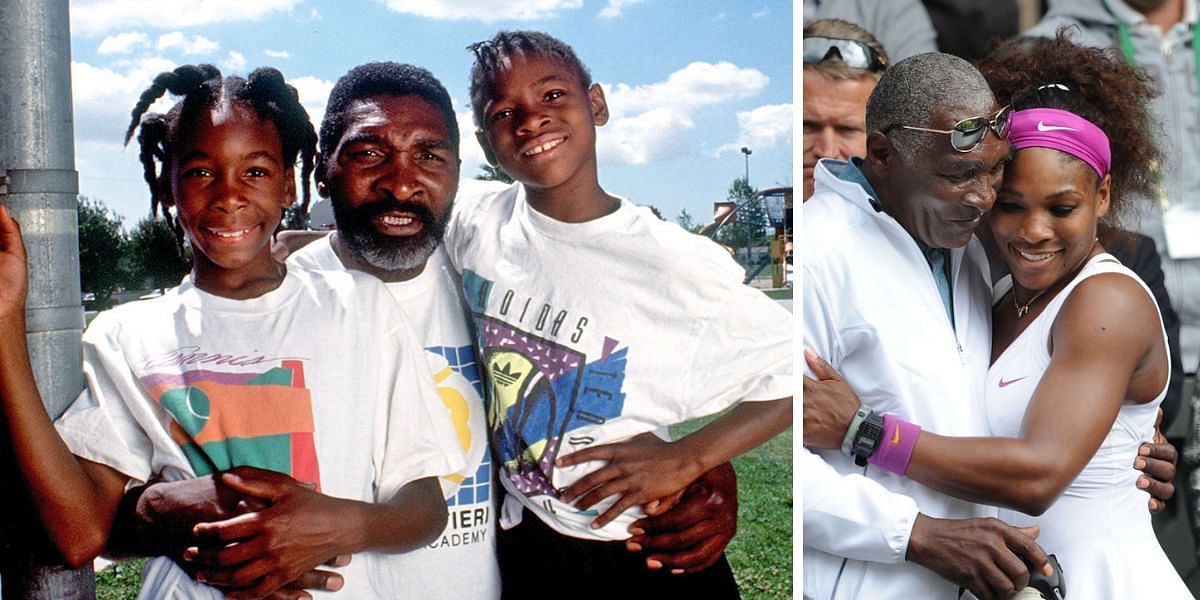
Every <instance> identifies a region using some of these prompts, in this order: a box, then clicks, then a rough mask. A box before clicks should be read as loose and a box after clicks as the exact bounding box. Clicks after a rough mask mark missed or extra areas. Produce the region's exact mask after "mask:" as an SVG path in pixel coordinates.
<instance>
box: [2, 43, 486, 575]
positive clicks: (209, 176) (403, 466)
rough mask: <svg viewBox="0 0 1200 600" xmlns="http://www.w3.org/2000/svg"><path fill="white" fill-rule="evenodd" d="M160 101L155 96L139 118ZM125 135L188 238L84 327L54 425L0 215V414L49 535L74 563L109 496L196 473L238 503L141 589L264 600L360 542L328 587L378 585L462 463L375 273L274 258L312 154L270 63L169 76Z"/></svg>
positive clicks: (100, 547)
mask: <svg viewBox="0 0 1200 600" xmlns="http://www.w3.org/2000/svg"><path fill="white" fill-rule="evenodd" d="M168 92H169V93H171V94H173V95H175V96H179V97H180V100H179V101H178V102H177V103H176V104H175V105H174V107H173V108H171V110H170V111H168V112H167V113H166V114H154V113H150V114H146V111H147V109H148V107H149V106H150V105H152V104H153V103H154V102H155V101H156V100H157V99H158V98H159V97H160V96H162V95H163V94H164V93H168ZM135 131H137V132H138V136H137V138H138V144H139V147H140V155H141V161H142V164H143V166H144V169H145V178H146V182H147V184H148V185H149V187H150V193H151V207H152V210H153V211H154V214H156V215H161V216H162V217H163V218H165V219H166V220H167V221H168V222H169V223H171V224H172V226H173V228H174V229H175V231H176V232H177V233H178V234H179V235H180V239H181V244H182V240H183V239H186V240H187V242H188V243H189V244H190V246H191V250H192V257H193V262H192V270H191V273H190V275H189V276H188V277H187V278H185V279H184V281H183V282H182V283H181V284H180V285H179V286H178V287H176V288H174V289H172V290H170V291H168V292H167V293H165V294H164V295H163V296H162V297H159V298H154V299H150V300H145V301H140V302H135V303H130V304H126V305H123V306H119V307H117V308H114V309H112V310H109V311H106V312H104V313H101V314H100V315H98V316H97V317H96V319H95V320H94V321H93V323H92V324H91V326H89V328H88V329H87V331H86V332H85V333H84V336H83V343H84V373H85V377H86V381H87V386H86V388H85V389H84V390H83V392H82V393H81V394H80V396H79V398H78V399H77V400H76V401H75V402H74V404H72V405H71V407H70V408H69V409H68V410H67V412H66V413H65V414H64V415H63V416H62V417H61V418H60V419H59V420H58V421H56V422H54V423H51V421H50V419H49V418H48V415H47V414H46V412H45V409H44V408H43V407H42V402H41V399H40V397H39V396H38V391H37V388H36V386H35V384H34V379H33V375H32V372H31V370H30V366H29V359H28V353H27V348H26V345H25V344H26V342H25V333H24V332H25V323H24V312H25V311H24V302H25V295H26V289H27V283H26V269H27V265H26V262H27V261H26V256H25V253H24V249H23V245H22V241H21V236H20V231H19V227H18V225H17V223H16V222H15V221H14V220H13V218H12V217H11V215H10V214H9V213H8V211H7V210H5V209H4V208H3V207H2V206H0V405H2V406H0V409H2V410H3V411H4V412H3V415H4V416H3V418H4V421H5V424H6V426H7V428H6V434H7V435H8V436H9V438H10V439H9V440H8V442H7V443H10V444H12V447H13V449H14V455H15V457H16V461H17V464H18V466H19V468H20V469H21V471H22V473H23V475H24V476H25V481H26V485H27V488H28V490H29V492H30V494H31V495H32V496H33V498H34V500H35V505H36V506H37V508H38V511H39V513H40V516H41V519H42V522H43V524H44V525H45V527H46V529H47V532H48V534H49V537H50V539H51V540H52V541H53V542H54V544H55V545H56V546H57V547H58V548H59V550H60V551H61V552H62V554H63V556H64V557H65V558H66V560H67V562H68V563H69V564H71V565H74V566H79V565H83V564H87V563H90V561H91V560H92V559H93V558H94V557H95V556H96V555H97V554H99V553H100V552H102V551H104V550H105V548H106V546H107V545H108V544H109V543H110V541H111V540H112V539H113V538H110V534H116V533H117V532H116V531H113V527H114V515H115V514H116V512H117V508H118V504H119V503H120V502H121V501H122V494H123V492H124V490H125V489H126V487H127V486H129V485H135V484H140V483H145V482H149V481H151V480H165V481H182V480H189V479H193V478H197V477H208V478H209V480H210V481H211V484H212V485H213V486H217V487H220V488H222V489H225V490H227V491H228V490H232V491H233V492H236V493H237V494H240V496H239V497H244V498H249V499H250V501H248V502H244V503H243V507H242V508H241V510H240V512H239V510H234V509H231V510H229V511H227V512H226V513H223V514H222V515H221V517H220V519H219V520H215V521H214V522H208V523H201V524H199V525H196V527H195V529H194V530H189V531H185V532H184V535H186V536H187V539H186V540H184V542H185V543H183V544H180V545H178V546H172V548H171V549H172V551H182V556H179V555H176V559H177V560H180V561H181V562H184V563H186V564H188V565H189V571H192V572H193V573H194V574H195V576H196V580H193V579H192V578H190V577H189V576H188V573H187V572H185V571H184V569H183V568H181V567H180V566H178V565H177V564H176V562H174V561H172V560H171V559H170V558H165V557H160V558H156V559H151V560H150V561H148V562H147V563H146V568H145V573H144V577H143V588H142V594H141V597H144V598H166V597H173V598H174V597H186V598H221V597H222V591H221V590H225V591H229V590H237V591H238V594H239V595H252V596H255V597H259V596H264V595H267V594H271V593H274V592H275V591H276V590H278V589H279V588H280V587H281V586H284V585H285V584H289V582H293V581H294V580H296V579H297V578H298V577H299V576H300V575H302V574H305V573H308V572H310V571H311V570H312V569H314V567H316V566H318V565H321V564H323V563H327V562H329V561H332V560H333V559H334V558H335V557H338V556H343V555H347V554H352V553H359V552H362V553H363V554H362V555H361V556H360V557H358V558H356V559H355V560H354V561H353V562H352V563H351V564H349V565H347V566H346V567H345V568H344V569H342V570H341V575H342V576H344V578H341V579H339V583H340V581H341V580H342V579H344V586H345V587H344V588H343V589H344V590H346V591H347V594H346V595H347V597H352V598H369V597H384V596H386V595H387V594H384V593H380V592H379V591H378V590H376V589H374V588H373V586H372V579H373V577H372V573H374V572H377V571H378V570H379V569H381V568H386V562H384V561H386V560H388V558H387V557H386V556H385V555H384V554H383V553H397V552H403V551H406V550H409V549H413V548H417V547H420V546H422V545H424V544H426V543H428V542H429V541H431V540H432V538H433V537H434V536H436V535H437V534H438V533H439V532H440V531H441V530H442V528H443V526H444V524H445V519H446V507H445V502H444V500H443V499H442V494H441V489H440V487H439V484H438V483H437V479H436V478H437V477H438V476H439V475H440V474H442V473H452V472H455V471H456V470H457V469H459V468H461V466H462V465H461V463H460V461H461V456H458V455H455V454H453V453H450V452H447V451H446V450H445V448H453V447H457V442H456V438H455V433H454V430H453V428H452V426H451V425H450V423H449V420H448V418H447V417H446V415H445V410H444V408H442V409H439V407H441V406H442V404H441V400H440V399H439V398H438V396H437V392H436V390H435V389H434V388H433V386H432V383H430V382H432V381H433V377H432V375H430V374H429V373H428V367H427V366H426V364H425V362H424V360H423V358H422V354H421V348H420V346H419V345H418V344H417V343H416V342H415V341H414V340H413V338H412V337H411V334H410V333H409V330H408V326H407V323H406V318H405V316H404V315H403V313H402V312H401V311H400V310H399V309H398V308H397V306H396V304H395V302H394V301H393V300H392V298H391V296H390V295H389V293H388V292H387V290H386V289H385V288H384V287H383V285H382V284H381V283H380V282H378V281H377V280H375V279H374V278H372V277H369V276H365V275H357V274H354V273H353V272H337V273H332V272H331V273H325V272H317V271H300V270H288V269H287V268H286V267H285V266H284V265H283V264H282V263H279V262H277V261H276V260H274V259H273V258H272V256H271V253H270V245H271V238H272V235H273V233H274V231H275V230H276V228H277V227H278V225H279V223H280V219H281V218H282V216H283V212H284V210H285V209H286V208H287V207H288V206H290V205H291V204H292V203H293V201H294V200H295V196H296V182H295V180H296V178H295V171H294V169H295V166H294V165H295V164H296V163H297V160H298V159H299V162H300V163H301V164H302V167H301V169H302V170H301V180H302V184H301V185H302V187H303V199H304V200H303V201H304V203H305V204H307V201H308V179H309V176H310V174H311V171H312V165H313V158H314V154H315V144H316V134H315V132H314V131H313V127H312V125H311V123H310V121H309V118H308V114H307V112H306V111H305V110H304V108H303V107H302V106H301V105H300V102H299V98H298V96H297V93H296V91H295V89H294V88H292V87H291V86H289V85H287V83H286V82H285V81H284V79H283V76H282V75H281V74H280V73H279V72H278V71H276V70H275V69H270V68H260V69H257V70H255V71H254V72H252V73H251V74H250V75H249V76H248V77H246V78H244V79H243V78H241V77H226V78H222V76H221V73H220V72H219V71H218V70H217V69H216V68H215V67H213V66H210V65H201V66H192V65H187V66H183V67H179V68H177V69H175V70H174V71H171V72H167V73H162V74H160V75H158V76H157V77H156V78H155V80H154V84H153V85H152V86H151V87H150V88H149V89H148V90H146V92H144V93H143V94H142V96H141V98H140V100H139V101H138V104H137V106H136V108H135V109H134V110H133V119H132V123H131V124H130V127H129V130H128V132H127V134H126V141H127V142H128V141H129V139H131V138H132V136H133V134H134V133H135ZM300 323H303V324H304V326H303V327H299V326H297V324H300ZM122 533H123V532H122ZM185 547H186V550H184V549H183V548H185ZM197 580H198V581H200V582H204V583H197ZM205 583H208V584H211V585H212V586H216V587H211V586H210V585H205ZM333 587H334V588H336V587H337V586H336V585H335V586H333ZM290 593H291V594H292V595H291V596H289V597H296V595H297V594H304V593H305V592H300V591H299V590H292V591H291V592H290Z"/></svg>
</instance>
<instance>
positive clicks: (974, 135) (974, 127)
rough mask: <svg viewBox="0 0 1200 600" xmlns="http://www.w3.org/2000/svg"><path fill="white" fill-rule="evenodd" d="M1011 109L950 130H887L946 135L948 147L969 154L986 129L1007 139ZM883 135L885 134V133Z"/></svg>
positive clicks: (915, 128)
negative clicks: (948, 135)
mask: <svg viewBox="0 0 1200 600" xmlns="http://www.w3.org/2000/svg"><path fill="white" fill-rule="evenodd" d="M1011 117H1012V107H1011V106H1005V107H1004V108H1002V109H1000V111H999V112H997V113H996V115H995V116H993V117H992V118H990V119H989V118H987V117H968V118H966V119H963V120H961V121H959V122H957V123H955V124H954V127H953V128H952V129H928V128H926V127H912V126H910V125H893V126H892V127H889V128H888V129H892V128H895V127H899V128H901V129H911V130H913V131H927V132H929V133H948V134H950V145H951V146H953V147H954V149H955V150H958V151H959V152H970V151H972V150H974V149H976V148H978V147H979V145H980V144H982V143H983V138H985V137H987V132H988V129H991V130H992V133H995V134H996V137H998V138H1000V139H1002V140H1003V139H1007V138H1008V126H1009V123H1011V122H1012V119H1011ZM884 133H887V132H886V131H885V132H884Z"/></svg>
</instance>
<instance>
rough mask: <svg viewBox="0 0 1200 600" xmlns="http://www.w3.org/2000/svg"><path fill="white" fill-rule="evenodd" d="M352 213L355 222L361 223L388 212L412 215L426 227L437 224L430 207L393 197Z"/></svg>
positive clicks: (359, 208)
mask: <svg viewBox="0 0 1200 600" xmlns="http://www.w3.org/2000/svg"><path fill="white" fill-rule="evenodd" d="M350 212H351V213H352V214H353V215H354V218H355V220H357V221H359V222H367V221H370V220H371V219H374V218H375V217H378V216H379V215H382V214H384V213H388V212H407V213H411V214H412V215H413V218H415V219H416V220H418V221H420V222H421V223H424V224H426V225H433V224H434V223H435V222H436V217H435V216H434V214H433V211H432V210H430V209H429V207H428V206H426V205H424V204H421V203H420V202H413V201H412V200H404V201H401V200H397V199H396V198H393V197H387V198H380V199H379V200H374V201H371V202H369V203H367V204H363V205H362V206H358V207H355V208H352V209H351V210H350Z"/></svg>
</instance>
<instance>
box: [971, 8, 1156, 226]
mask: <svg viewBox="0 0 1200 600" xmlns="http://www.w3.org/2000/svg"><path fill="white" fill-rule="evenodd" d="M1068 33H1069V30H1068V29H1065V28H1064V29H1060V30H1059V31H1058V35H1057V36H1056V37H1055V38H1054V39H1044V40H1036V41H1025V42H1023V43H1021V44H1020V45H1017V44H1013V43H1006V44H1003V45H1002V46H1001V47H1000V48H999V49H997V50H996V52H994V53H992V54H991V55H990V56H988V57H987V58H985V59H983V60H982V61H980V63H979V65H978V67H979V71H980V72H981V73H983V76H984V78H986V79H987V81H988V84H989V85H990V86H991V87H992V91H993V92H994V93H995V94H996V99H997V100H998V101H999V102H1000V103H1001V104H1003V103H1005V102H1010V103H1011V104H1012V107H1013V109H1015V110H1025V109H1030V108H1057V109H1060V110H1066V111H1070V112H1072V113H1075V114H1076V115H1079V116H1081V117H1083V118H1085V119H1087V120H1088V121H1091V122H1092V123H1094V124H1095V125H1096V126H1097V127H1099V128H1100V129H1102V130H1104V133H1105V134H1107V135H1108V140H1109V146H1110V148H1111V149H1112V152H1113V161H1112V167H1111V170H1110V174H1111V175H1112V189H1111V193H1110V197H1109V213H1108V217H1106V221H1108V224H1109V225H1112V226H1116V227H1120V226H1121V225H1123V221H1124V219H1127V218H1129V217H1130V216H1131V215H1132V214H1135V213H1136V211H1135V210H1134V209H1135V206H1133V205H1134V204H1136V203H1139V202H1147V201H1150V199H1151V198H1153V197H1154V192H1155V189H1156V186H1157V183H1158V178H1157V177H1158V176H1157V173H1158V168H1157V165H1158V161H1159V148H1158V145H1157V144H1156V143H1155V139H1156V138H1157V137H1158V136H1157V135H1156V131H1155V130H1156V129H1157V127H1158V126H1157V124H1156V123H1157V122H1156V121H1155V120H1154V119H1153V117H1152V116H1151V114H1150V111H1149V103H1150V100H1152V99H1153V98H1155V97H1156V96H1158V93H1159V92H1158V89H1157V84H1156V82H1155V81H1154V79H1153V78H1152V77H1151V76H1150V75H1148V74H1147V73H1146V72H1145V71H1143V70H1141V69H1137V68H1135V67H1133V66H1131V65H1130V64H1129V63H1127V62H1125V59H1124V58H1123V57H1122V56H1121V53H1120V51H1119V50H1117V49H1114V48H1090V47H1085V46H1080V45H1078V44H1076V43H1074V42H1072V41H1071V40H1070V39H1069V37H1068ZM1063 88H1066V89H1063ZM1099 182H1100V180H1099V178H1097V185H1099Z"/></svg>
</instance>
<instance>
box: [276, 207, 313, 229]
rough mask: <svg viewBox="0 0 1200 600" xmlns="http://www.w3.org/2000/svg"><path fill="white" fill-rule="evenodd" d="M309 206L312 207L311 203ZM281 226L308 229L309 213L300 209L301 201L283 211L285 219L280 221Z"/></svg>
mask: <svg viewBox="0 0 1200 600" xmlns="http://www.w3.org/2000/svg"><path fill="white" fill-rule="evenodd" d="M309 208H312V205H311V204H310V205H309ZM280 226H281V227H283V228H284V229H292V230H305V229H308V215H307V214H305V213H304V211H302V210H300V203H299V202H296V203H295V204H292V205H291V206H289V207H287V210H285V211H283V221H282V222H281V223H280Z"/></svg>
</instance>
